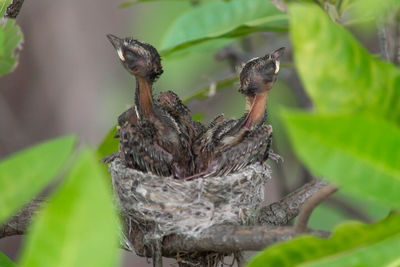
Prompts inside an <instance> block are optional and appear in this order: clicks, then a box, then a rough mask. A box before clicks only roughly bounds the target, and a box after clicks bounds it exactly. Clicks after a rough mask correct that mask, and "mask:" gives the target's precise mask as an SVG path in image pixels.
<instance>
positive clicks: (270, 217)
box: [258, 179, 327, 225]
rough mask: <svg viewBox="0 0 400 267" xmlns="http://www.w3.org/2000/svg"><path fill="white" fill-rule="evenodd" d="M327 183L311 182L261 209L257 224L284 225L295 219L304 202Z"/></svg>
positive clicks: (320, 181)
mask: <svg viewBox="0 0 400 267" xmlns="http://www.w3.org/2000/svg"><path fill="white" fill-rule="evenodd" d="M326 185H327V183H326V182H325V181H322V180H317V179H315V180H313V181H311V182H309V183H307V184H305V185H303V186H302V187H300V188H299V189H297V190H295V191H293V192H292V193H290V194H288V195H287V196H285V197H284V198H282V199H281V200H280V201H278V202H274V203H272V204H270V205H268V206H265V207H262V208H261V209H260V210H259V214H258V223H259V224H263V225H285V224H287V223H288V222H289V221H290V220H292V219H293V218H295V217H296V216H297V215H298V214H299V212H300V210H301V209H302V207H303V206H304V204H305V202H306V201H307V200H308V199H309V198H310V197H312V196H313V195H314V194H315V193H316V192H318V191H319V190H321V188H323V187H324V186H326Z"/></svg>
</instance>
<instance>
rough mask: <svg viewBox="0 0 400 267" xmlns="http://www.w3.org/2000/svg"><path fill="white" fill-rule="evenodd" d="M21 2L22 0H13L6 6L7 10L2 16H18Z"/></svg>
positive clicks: (12, 17)
mask: <svg viewBox="0 0 400 267" xmlns="http://www.w3.org/2000/svg"><path fill="white" fill-rule="evenodd" d="M23 3H24V0H13V1H12V2H11V4H10V5H9V6H8V7H7V11H6V13H5V14H4V17H6V18H11V19H15V18H16V17H17V16H18V14H19V12H20V10H21V8H22V4H23Z"/></svg>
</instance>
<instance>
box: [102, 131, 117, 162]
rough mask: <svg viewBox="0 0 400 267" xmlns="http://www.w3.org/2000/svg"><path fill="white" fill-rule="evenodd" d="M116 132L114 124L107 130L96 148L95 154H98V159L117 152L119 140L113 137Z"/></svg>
mask: <svg viewBox="0 0 400 267" xmlns="http://www.w3.org/2000/svg"><path fill="white" fill-rule="evenodd" d="M116 132H117V126H116V125H115V126H114V127H112V128H111V129H110V130H109V131H108V133H107V135H106V137H105V138H104V139H103V141H102V142H101V144H100V146H99V147H98V148H97V155H98V156H99V159H102V158H103V157H105V156H108V155H110V154H111V153H114V152H118V144H119V140H118V139H116V138H114V136H115V133H116Z"/></svg>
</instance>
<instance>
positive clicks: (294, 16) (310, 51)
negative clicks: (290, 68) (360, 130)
mask: <svg viewBox="0 0 400 267" xmlns="http://www.w3.org/2000/svg"><path fill="white" fill-rule="evenodd" d="M289 14H290V33H291V38H292V42H293V46H294V58H295V63H296V67H297V69H298V72H299V74H300V77H301V80H302V82H303V84H304V86H305V88H306V90H307V92H308V94H309V95H310V97H311V98H312V100H313V102H314V104H315V107H316V109H317V111H321V112H340V111H345V112H347V111H349V112H352V111H358V112H367V113H373V114H376V115H380V116H382V117H385V119H390V120H394V121H397V122H400V70H399V69H398V68H396V67H395V66H394V65H391V64H389V63H387V62H384V61H381V60H379V59H376V58H374V57H372V56H371V55H370V54H369V53H368V52H367V51H366V50H365V49H364V48H363V47H362V46H361V45H360V44H359V43H358V42H357V41H356V40H355V39H354V37H353V36H352V35H351V34H350V33H349V32H347V31H346V30H345V29H344V28H343V27H342V26H340V25H337V24H335V23H334V22H332V21H331V20H330V19H329V17H328V16H327V14H325V13H324V12H323V10H322V9H321V8H319V7H318V6H316V5H310V4H304V5H299V4H292V5H290V9H289ZM311 14H312V15H311Z"/></svg>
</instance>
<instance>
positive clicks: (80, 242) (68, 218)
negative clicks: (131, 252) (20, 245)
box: [20, 150, 119, 267]
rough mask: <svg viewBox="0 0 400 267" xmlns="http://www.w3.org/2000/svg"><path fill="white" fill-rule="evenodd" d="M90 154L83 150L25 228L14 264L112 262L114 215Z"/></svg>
mask: <svg viewBox="0 0 400 267" xmlns="http://www.w3.org/2000/svg"><path fill="white" fill-rule="evenodd" d="M105 175H106V174H105V173H104V172H103V171H102V169H101V168H99V165H98V162H97V160H96V157H95V156H94V153H92V152H90V151H88V150H85V151H84V152H82V153H81V155H80V157H79V158H78V159H77V162H76V164H75V166H74V167H73V169H72V170H71V172H70V174H69V175H68V177H67V179H66V181H65V182H64V183H63V184H62V185H61V188H60V189H59V190H58V192H56V193H55V194H54V195H53V197H51V199H50V201H49V204H48V205H46V206H45V207H44V208H43V210H41V211H40V212H39V213H38V214H37V216H36V218H35V220H34V222H33V225H32V227H31V228H30V230H29V235H28V237H27V241H26V244H25V248H24V251H23V254H22V257H21V260H20V266H21V267H23V266H27V267H30V266H40V267H53V266H58V267H63V266H65V267H71V266H74V267H79V266H85V267H86V266H97V267H102V266H104V267H105V266H108V267H115V266H117V263H118V253H119V252H118V250H117V245H118V240H119V239H118V217H117V215H116V212H115V210H114V207H113V202H112V197H111V192H110V191H111V190H110V188H109V187H108V186H107V184H106V183H105Z"/></svg>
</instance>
